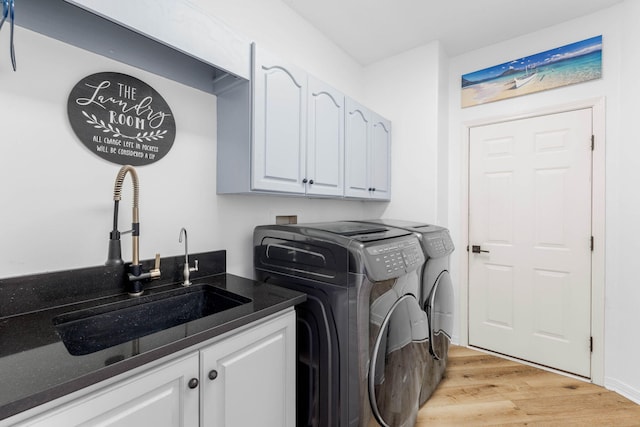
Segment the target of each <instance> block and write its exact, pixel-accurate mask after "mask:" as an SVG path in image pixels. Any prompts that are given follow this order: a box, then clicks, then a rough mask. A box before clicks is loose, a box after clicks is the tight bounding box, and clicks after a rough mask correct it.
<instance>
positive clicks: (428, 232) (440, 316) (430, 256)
mask: <svg viewBox="0 0 640 427" xmlns="http://www.w3.org/2000/svg"><path fill="white" fill-rule="evenodd" d="M363 222H366V223H370V224H374V225H377V226H380V225H382V226H387V227H395V228H401V229H404V230H407V231H411V232H414V233H417V234H418V236H419V238H420V244H421V246H422V250H423V251H424V255H425V258H426V262H425V264H424V269H423V272H422V289H421V293H420V297H419V298H420V306H421V307H422V308H423V310H425V311H426V313H427V317H428V319H429V351H430V353H431V355H432V356H433V358H432V359H431V360H430V361H429V362H428V363H427V366H426V371H425V375H424V383H423V386H422V393H421V397H420V404H421V405H422V404H423V403H424V402H426V401H427V399H429V397H430V396H431V394H432V393H433V392H434V391H435V389H436V387H437V386H438V384H439V383H440V381H441V380H442V377H443V375H444V371H445V369H446V363H447V354H448V352H449V342H450V340H451V335H452V333H453V314H454V306H455V298H454V290H453V284H452V282H451V276H450V274H449V264H450V258H451V253H453V251H454V245H453V240H451V236H450V235H449V230H447V229H446V228H444V227H440V226H437V225H432V224H424V223H418V222H411V221H403V220H397V219H376V220H365V221H363Z"/></svg>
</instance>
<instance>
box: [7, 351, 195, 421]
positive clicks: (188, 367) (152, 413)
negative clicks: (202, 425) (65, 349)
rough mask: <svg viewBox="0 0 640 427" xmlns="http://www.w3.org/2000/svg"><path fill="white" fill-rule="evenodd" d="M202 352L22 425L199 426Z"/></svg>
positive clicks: (93, 394)
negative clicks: (195, 383) (195, 382)
mask: <svg viewBox="0 0 640 427" xmlns="http://www.w3.org/2000/svg"><path fill="white" fill-rule="evenodd" d="M198 374H199V372H198V354H197V353H195V354H192V355H190V356H188V357H185V358H182V359H180V360H178V361H175V362H170V363H168V364H167V365H163V366H161V367H158V368H154V369H152V370H150V371H148V372H145V373H142V374H139V375H136V376H134V377H132V378H129V379H126V380H123V381H122V382H120V383H116V384H114V385H111V386H108V387H105V388H104V389H103V390H99V391H96V392H93V393H90V394H88V395H86V396H84V397H81V398H79V399H77V400H75V401H73V402H71V403H67V404H65V405H63V406H61V407H60V408H56V409H52V410H50V411H48V412H45V413H44V414H41V415H39V416H37V417H36V418H35V419H31V420H27V421H25V422H24V423H22V424H19V425H22V426H42V427H45V426H46V427H58V426H59V427H69V426H79V425H83V426H93V425H101V426H119V427H129V426H130V427H140V426H154V427H163V426H166V427H175V426H181V427H182V426H185V427H190V426H192V427H196V426H198V406H199V400H198V399H199V391H198V388H195V389H191V388H189V386H188V382H189V380H190V379H192V378H198Z"/></svg>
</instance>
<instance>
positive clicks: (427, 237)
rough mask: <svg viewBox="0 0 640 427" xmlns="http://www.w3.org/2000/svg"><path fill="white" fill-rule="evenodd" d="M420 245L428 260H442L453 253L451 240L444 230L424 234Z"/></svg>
mask: <svg viewBox="0 0 640 427" xmlns="http://www.w3.org/2000/svg"><path fill="white" fill-rule="evenodd" d="M422 244H423V245H424V248H425V252H426V253H427V256H428V257H429V258H442V257H445V256H447V255H449V254H450V253H452V252H453V249H454V246H453V240H451V236H450V235H449V233H448V232H447V231H446V230H443V231H439V232H437V233H429V234H424V235H423V236H422Z"/></svg>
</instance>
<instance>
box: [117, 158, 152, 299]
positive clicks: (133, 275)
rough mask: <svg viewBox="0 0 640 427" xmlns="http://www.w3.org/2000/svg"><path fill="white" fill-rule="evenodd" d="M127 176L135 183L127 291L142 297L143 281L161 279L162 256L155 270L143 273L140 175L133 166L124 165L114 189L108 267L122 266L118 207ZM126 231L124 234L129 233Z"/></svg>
mask: <svg viewBox="0 0 640 427" xmlns="http://www.w3.org/2000/svg"><path fill="white" fill-rule="evenodd" d="M127 174H129V175H131V181H132V183H133V215H132V221H131V230H130V232H131V243H132V252H131V254H132V255H131V256H132V260H131V265H130V267H129V274H128V277H129V286H127V288H128V289H127V291H128V292H129V295H135V296H137V295H141V294H142V292H143V288H142V280H145V279H156V278H158V277H160V254H156V263H155V268H154V269H152V270H151V271H149V272H148V273H145V272H143V270H142V265H141V264H140V241H139V240H140V218H139V211H138V200H139V186H138V174H137V172H136V170H135V169H134V168H133V166H131V165H124V166H122V167H121V168H120V171H119V172H118V175H117V176H116V182H115V185H114V188H113V203H114V205H113V230H111V232H110V233H109V250H108V254H107V261H106V263H105V264H106V265H122V264H124V262H123V261H122V249H121V246H120V235H121V233H120V231H118V205H119V203H120V200H121V193H122V184H123V182H124V179H125V177H126V176H127ZM128 232H129V231H124V232H123V233H128Z"/></svg>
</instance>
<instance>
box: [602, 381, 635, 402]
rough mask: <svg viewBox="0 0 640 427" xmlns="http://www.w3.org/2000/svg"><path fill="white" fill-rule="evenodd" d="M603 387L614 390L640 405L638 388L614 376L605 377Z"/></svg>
mask: <svg viewBox="0 0 640 427" xmlns="http://www.w3.org/2000/svg"><path fill="white" fill-rule="evenodd" d="M604 387H605V388H606V389H607V390H611V391H615V392H616V393H618V394H620V395H622V396H624V397H626V398H627V399H629V400H631V401H633V402H635V403H637V404H638V405H640V390H638V389H636V388H633V387H631V386H630V385H628V384H625V383H623V382H622V381H619V380H617V379H615V378H609V377H605V379H604Z"/></svg>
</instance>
